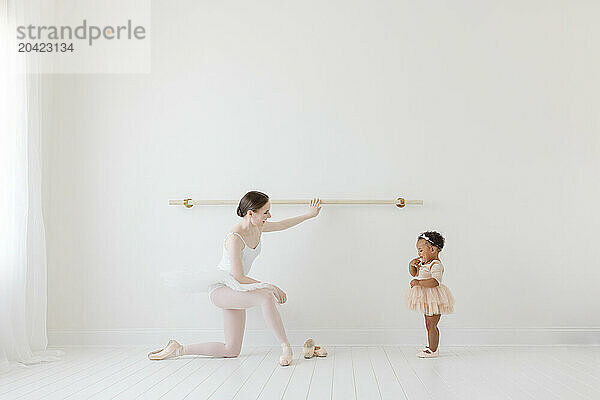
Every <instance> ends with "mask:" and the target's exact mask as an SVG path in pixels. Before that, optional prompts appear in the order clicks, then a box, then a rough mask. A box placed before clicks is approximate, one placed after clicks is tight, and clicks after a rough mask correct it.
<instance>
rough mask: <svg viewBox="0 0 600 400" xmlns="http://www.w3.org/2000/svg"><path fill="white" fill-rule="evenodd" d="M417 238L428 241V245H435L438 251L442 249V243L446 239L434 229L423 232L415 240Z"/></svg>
mask: <svg viewBox="0 0 600 400" xmlns="http://www.w3.org/2000/svg"><path fill="white" fill-rule="evenodd" d="M419 239H423V240H425V241H427V242H429V244H430V245H432V246H435V247H437V248H438V249H440V251H442V249H443V248H444V243H445V242H446V239H444V237H443V236H442V235H441V234H439V233H438V232H436V231H427V232H423V233H421V234H420V235H419V237H418V238H417V241H418V240H419Z"/></svg>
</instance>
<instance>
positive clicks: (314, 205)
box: [308, 199, 321, 218]
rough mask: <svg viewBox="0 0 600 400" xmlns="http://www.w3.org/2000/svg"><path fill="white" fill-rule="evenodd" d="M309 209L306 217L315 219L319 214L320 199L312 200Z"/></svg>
mask: <svg viewBox="0 0 600 400" xmlns="http://www.w3.org/2000/svg"><path fill="white" fill-rule="evenodd" d="M309 207H310V210H309V211H308V216H309V217H310V218H314V217H316V216H317V215H319V212H321V199H312V200H311V201H310V206H309Z"/></svg>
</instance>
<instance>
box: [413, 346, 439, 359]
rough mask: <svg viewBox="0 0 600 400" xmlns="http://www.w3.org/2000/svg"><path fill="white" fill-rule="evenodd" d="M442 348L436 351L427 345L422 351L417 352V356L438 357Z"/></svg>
mask: <svg viewBox="0 0 600 400" xmlns="http://www.w3.org/2000/svg"><path fill="white" fill-rule="evenodd" d="M439 350H440V349H437V350H436V351H432V350H431V349H430V348H429V347H427V348H426V349H425V350H421V352H420V353H418V354H417V357H419V358H437V356H438V355H439V354H438V352H439Z"/></svg>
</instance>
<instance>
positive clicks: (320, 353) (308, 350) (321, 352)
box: [302, 339, 327, 358]
mask: <svg viewBox="0 0 600 400" xmlns="http://www.w3.org/2000/svg"><path fill="white" fill-rule="evenodd" d="M302 355H303V356H304V358H312V357H327V350H325V349H324V348H322V347H321V346H315V341H314V340H312V339H308V340H306V342H304V346H302Z"/></svg>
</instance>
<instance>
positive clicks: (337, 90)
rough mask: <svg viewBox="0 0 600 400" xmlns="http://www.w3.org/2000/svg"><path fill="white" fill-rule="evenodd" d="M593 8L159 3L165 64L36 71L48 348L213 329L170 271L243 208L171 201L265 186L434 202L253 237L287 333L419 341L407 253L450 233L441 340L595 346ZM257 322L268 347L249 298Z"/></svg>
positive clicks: (191, 335)
mask: <svg viewBox="0 0 600 400" xmlns="http://www.w3.org/2000/svg"><path fill="white" fill-rule="evenodd" d="M598 11H600V6H599V5H597V4H592V3H590V2H584V1H574V2H569V3H568V4H567V3H564V2H553V3H548V2H546V1H532V0H528V1H525V2H523V1H509V2H502V3H501V4H500V3H498V4H497V5H491V4H489V3H485V2H477V1H464V0H463V1H453V2H446V1H435V2H427V3H422V2H409V1H387V2H369V1H356V0H354V1H350V2H349V1H343V2H342V1H333V2H319V1H307V2H306V1H305V2H281V1H266V2H261V3H260V4H256V3H248V2H243V1H230V2H220V3H214V2H205V1H191V0H185V1H178V2H171V3H169V4H168V5H167V4H165V3H162V2H153V8H152V27H151V28H152V29H151V31H152V38H151V40H152V74H148V75H54V76H47V77H46V79H45V81H44V86H45V87H44V89H45V92H46V93H47V94H48V95H47V98H46V100H47V103H46V104H47V108H46V110H45V115H46V123H47V125H46V126H47V132H46V133H47V134H46V137H45V143H44V145H45V147H44V179H45V187H44V196H45V197H44V199H45V209H44V212H45V217H46V227H47V245H48V271H49V272H48V282H49V283H48V296H49V301H48V303H49V310H48V327H49V329H50V336H49V337H50V340H51V344H52V343H55V344H65V343H66V344H69V343H80V342H86V343H126V342H127V343H129V342H136V341H138V342H139V341H145V342H155V341H156V342H157V341H161V342H162V341H163V340H164V339H165V338H168V337H170V336H173V335H179V336H178V337H182V335H183V336H184V341H185V340H187V339H189V340H204V339H217V338H218V337H219V336H220V333H219V330H220V329H221V323H222V319H221V315H220V313H219V311H218V310H217V309H216V308H214V307H213V306H211V305H210V304H209V302H208V299H207V297H206V295H181V294H177V293H172V292H169V291H167V290H165V289H163V288H162V287H161V284H160V280H159V273H160V272H161V271H164V270H167V269H169V268H177V267H179V266H184V265H187V266H193V265H198V266H201V265H215V264H216V263H217V261H218V260H219V258H220V256H221V245H222V240H223V237H224V235H225V233H226V232H227V230H228V229H229V228H230V227H232V226H233V225H234V224H235V223H236V221H237V217H236V216H235V207H204V208H201V207H194V208H193V209H190V210H188V209H185V208H184V207H181V206H179V207H174V206H168V205H167V202H168V200H169V199H182V198H185V197H192V198H239V197H240V196H241V195H243V193H244V192H245V191H247V190H251V189H258V190H262V191H265V192H266V193H268V194H270V195H271V196H272V197H273V198H289V197H294V198H295V197H300V198H302V197H305V198H309V197H311V196H321V197H323V198H395V197H397V196H403V197H405V198H420V199H423V200H424V201H425V206H423V207H414V206H413V207H407V208H405V209H402V210H398V209H396V208H394V207H392V206H389V207H385V206H376V207H375V206H373V207H369V206H358V207H354V206H349V207H347V206H326V207H325V208H324V209H323V211H322V213H321V215H320V216H319V217H318V218H317V219H316V220H311V221H309V222H306V223H304V224H303V225H301V226H298V227H296V228H293V229H292V230H290V231H286V232H282V233H269V234H265V235H264V236H263V240H264V243H263V244H264V247H263V253H262V254H261V256H260V257H259V259H258V260H257V262H256V264H255V267H254V269H253V271H252V272H253V274H252V276H254V277H256V278H258V279H261V280H266V281H270V282H275V283H276V284H278V285H279V286H280V287H282V288H283V289H284V290H287V292H288V296H289V299H290V300H289V302H288V304H286V305H285V306H283V307H282V309H281V310H282V313H283V316H284V321H285V323H286V326H287V328H288V329H289V330H290V331H291V333H292V338H293V341H294V340H295V341H299V340H300V339H302V338H303V337H304V335H307V334H313V335H316V336H317V338H318V336H319V334H320V335H321V337H322V338H323V339H322V340H324V341H328V342H339V343H354V342H361V343H362V342H365V343H367V342H368V343H371V342H377V341H396V342H398V343H404V342H412V341H413V339H415V338H418V339H415V340H420V337H421V336H415V335H422V333H421V332H422V329H421V327H422V325H423V323H422V316H420V315H418V314H416V313H412V312H410V311H408V310H406V309H405V307H404V304H403V301H402V299H403V292H404V290H405V287H406V286H407V285H408V282H409V276H408V273H407V263H408V260H409V259H410V258H412V257H414V256H415V254H416V253H415V249H414V241H415V237H416V235H417V234H418V233H419V232H421V231H423V230H426V229H436V230H439V231H440V232H442V233H443V234H444V235H445V236H446V238H447V249H445V250H444V251H443V253H442V257H441V258H442V261H443V262H444V265H445V271H446V272H445V276H444V279H445V283H446V284H447V285H448V286H449V287H450V288H451V289H452V290H453V292H454V294H455V297H456V300H457V306H456V314H455V315H452V316H449V317H443V318H442V322H441V329H442V340H446V341H447V342H453V343H462V342H465V341H466V342H470V341H475V342H481V343H488V342H493V343H505V342H511V343H521V342H535V341H536V340H540V341H542V342H548V343H554V342H557V341H562V342H578V341H585V342H590V341H591V342H597V341H598V337H600V324H599V317H600V302H599V301H598V295H597V289H596V288H597V285H598V281H599V280H600V269H599V268H598V267H600V265H599V262H598V258H597V255H596V247H597V246H596V242H597V241H598V235H597V227H598V226H599V224H600V214H599V213H598V211H597V204H598V202H599V201H600V189H599V186H598V184H597V175H598V171H599V168H598V167H599V161H598V160H599V156H600V140H599V135H598V128H599V119H600V117H599V116H600V113H599V111H600V110H599V106H600V101H599V98H598V93H599V91H600V74H599V73H598V71H599V70H600V54H599V50H598V46H597V43H596V42H595V41H594V40H593V39H594V38H597V36H598V35H599V34H600V27H599V26H598V24H597V23H596V21H595V19H596V18H595V16H596V15H598ZM114 62H119V60H114ZM303 211H304V209H303V208H302V207H295V206H274V207H273V209H272V214H273V218H274V220H276V219H278V218H284V217H288V216H292V215H295V214H297V213H300V212H303ZM248 327H249V329H250V333H249V336H248V343H257V342H265V343H274V342H275V340H274V339H273V338H272V337H271V335H270V334H269V333H266V332H263V331H262V330H263V329H265V325H264V323H263V322H262V319H261V317H260V312H258V310H255V311H252V312H250V316H249V318H248ZM444 330H445V331H444ZM253 332H254V333H253ZM369 332H375V333H376V334H373V335H370V336H369V334H368V333H369ZM423 332H424V330H423ZM444 332H446V334H445V333H444ZM452 332H454V333H452ZM185 335H187V336H185ZM411 335H412V336H411ZM444 335H445V336H444ZM453 335H454V336H453ZM465 335H466V336H465ZM538 335H540V336H538Z"/></svg>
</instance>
